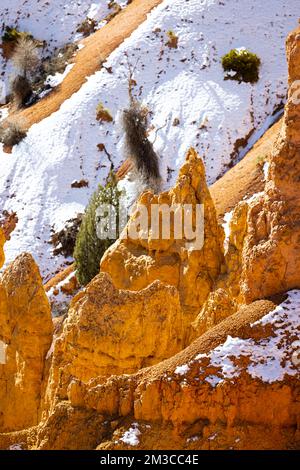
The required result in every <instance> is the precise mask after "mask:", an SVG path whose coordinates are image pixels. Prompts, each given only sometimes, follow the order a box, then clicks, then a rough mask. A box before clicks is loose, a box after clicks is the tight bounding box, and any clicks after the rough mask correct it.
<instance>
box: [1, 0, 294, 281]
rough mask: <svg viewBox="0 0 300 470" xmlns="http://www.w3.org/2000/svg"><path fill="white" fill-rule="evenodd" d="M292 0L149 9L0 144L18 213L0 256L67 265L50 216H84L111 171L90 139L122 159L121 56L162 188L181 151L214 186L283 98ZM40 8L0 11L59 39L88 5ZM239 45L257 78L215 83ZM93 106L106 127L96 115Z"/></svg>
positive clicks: (4, 177) (6, 203) (49, 266)
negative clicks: (92, 68) (71, 85)
mask: <svg viewBox="0 0 300 470" xmlns="http://www.w3.org/2000/svg"><path fill="white" fill-rule="evenodd" d="M3 3H4V5H3ZM12 3H13V5H14V6H15V7H16V8H12ZM53 3H54V5H53ZM94 3H95V2H94ZM297 3H298V2H289V1H288V0H270V2H268V3H261V1H259V0H253V1H252V2H248V1H246V0H242V1H241V0H227V1H226V2H220V1H219V0H202V1H201V2H199V0H189V1H188V2H187V1H185V0H164V1H163V2H162V3H161V4H160V5H159V6H158V7H157V8H155V9H154V10H153V11H152V12H151V13H150V14H149V15H148V18H147V20H146V21H145V22H144V23H143V24H142V25H140V27H139V28H137V30H136V31H135V32H134V33H133V34H132V35H131V36H130V37H129V38H128V39H126V40H125V41H124V42H123V43H122V45H121V46H120V47H119V48H117V49H116V50H115V51H114V52H113V53H112V54H111V56H110V57H109V59H108V61H107V63H106V69H104V68H103V69H102V70H100V71H98V72H96V73H95V74H94V75H93V76H91V77H89V78H88V79H87V82H86V83H85V84H84V85H83V86H82V87H81V89H80V90H79V91H78V92H77V93H75V94H74V95H73V96H72V97H71V98H70V99H68V100H67V101H65V102H64V103H63V104H62V106H61V108H60V109H59V111H57V112H56V113H54V114H52V115H51V116H50V117H48V118H47V119H45V120H43V121H42V122H40V123H39V124H36V125H34V126H32V128H31V129H30V130H29V132H28V136H27V138H26V139H25V140H24V141H23V142H21V143H20V144H19V145H18V146H16V147H15V148H14V149H13V152H12V154H10V155H8V154H5V153H3V152H2V151H1V149H0V161H1V172H0V207H1V209H7V210H15V211H16V212H17V214H18V217H19V223H18V227H17V230H16V231H15V232H14V233H13V235H12V237H11V240H10V241H9V242H8V243H7V245H6V257H7V262H10V261H11V260H12V259H13V258H15V256H16V255H17V254H19V253H20V252H22V251H29V252H31V253H32V254H33V255H34V257H35V259H36V261H37V262H38V263H39V266H40V268H41V272H42V274H43V276H44V277H45V278H48V277H49V276H50V275H51V274H52V273H53V272H55V271H56V270H57V269H58V268H59V267H60V266H61V265H62V264H63V261H64V260H63V258H62V257H59V256H58V257H55V258H53V255H52V248H51V245H49V243H48V241H49V239H50V235H51V228H52V226H53V224H54V223H55V221H56V219H57V217H58V218H59V219H60V220H61V221H66V220H67V219H70V218H71V217H73V216H75V215H76V214H77V212H82V210H83V209H84V207H85V206H86V204H87V202H88V200H89V197H90V196H91V193H92V192H93V191H94V190H95V189H96V187H97V185H98V183H99V182H103V179H104V178H105V177H106V175H107V173H108V171H109V168H110V162H109V159H108V157H107V154H106V153H105V152H104V151H102V152H101V151H99V149H98V148H97V144H99V143H101V144H104V145H105V148H106V150H107V152H108V153H109V154H110V155H111V159H112V160H113V162H114V164H115V167H117V166H118V165H119V164H120V163H121V162H122V161H123V154H122V149H123V141H124V139H123V135H122V131H121V129H120V126H118V125H116V121H117V120H118V116H119V114H120V113H119V111H120V109H122V108H124V107H125V106H127V105H128V64H127V59H126V57H125V55H124V53H125V52H127V54H128V57H129V61H130V62H131V63H132V64H133V66H134V65H135V64H137V65H136V70H135V74H134V80H135V81H136V83H137V86H136V87H135V92H136V94H137V95H138V96H139V98H140V100H141V101H143V102H144V103H145V104H146V105H147V106H148V107H149V109H150V110H151V113H152V114H151V116H152V117H151V123H150V124H151V125H152V126H153V130H152V132H151V133H150V139H151V140H152V141H154V142H155V143H154V147H155V149H156V151H157V152H158V154H159V156H160V158H161V171H162V175H163V178H164V181H165V187H169V186H171V185H172V184H173V183H174V180H175V178H176V177H177V173H178V169H179V167H180V166H181V165H182V163H183V161H184V156H185V153H186V151H187V149H188V148H189V147H190V146H194V147H195V148H196V149H197V150H198V152H199V153H200V155H202V156H203V158H204V161H205V165H206V172H207V179H208V181H209V182H210V183H211V182H213V181H214V180H215V179H216V178H217V177H218V176H219V175H220V174H221V173H223V172H224V171H225V170H226V168H227V165H228V164H229V163H230V162H231V160H232V158H233V157H232V154H233V152H234V149H235V143H236V141H237V140H238V139H243V138H244V137H245V136H247V135H249V134H250V131H253V129H261V128H263V127H264V125H265V123H266V122H268V119H269V118H268V116H270V115H272V113H273V111H274V109H275V108H276V107H277V106H278V105H279V104H280V103H281V102H282V101H284V99H285V95H286V82H287V67H286V59H285V37H286V35H287V34H288V32H289V31H290V30H291V29H293V28H294V27H295V26H296V24H297V20H298V16H299V8H298V6H299V5H298V4H297ZM44 4H45V5H46V2H37V1H35V0H30V1H29V2H28V3H26V5H25V6H22V5H21V2H17V1H16V0H10V1H9V2H8V1H7V0H5V1H4V2H2V3H1V6H0V12H2V15H4V14H6V7H8V6H10V8H9V11H10V13H9V14H8V19H6V20H5V22H6V23H7V22H9V21H12V19H13V18H14V16H15V11H17V9H18V8H17V7H18V6H19V9H20V11H21V13H20V16H19V17H18V19H17V21H18V22H19V23H20V27H21V28H22V29H30V31H31V32H32V33H33V34H34V35H35V36H36V37H37V38H39V39H40V38H41V39H46V40H48V41H49V40H50V39H51V41H52V43H53V45H58V44H60V45H61V44H62V43H63V42H66V41H68V40H70V39H72V33H73V32H74V30H75V25H76V24H77V23H79V22H80V20H82V19H83V18H84V17H85V16H86V14H87V12H88V11H89V9H90V8H91V5H92V2H90V1H87V0H85V1H81V2H78V4H77V3H75V2H72V4H71V6H70V8H71V10H68V9H67V8H68V6H67V5H70V2H64V1H63V0H56V2H51V8H50V7H49V9H47V8H48V7H46V6H45V5H44ZM79 4H80V5H79ZM42 5H43V7H42ZM28 12H31V14H30V17H29V18H28V19H27V18H26V17H27V13H28ZM67 12H69V13H71V14H70V15H66V13H67ZM169 30H172V31H174V33H175V34H176V36H177V37H178V48H177V49H172V48H169V47H168V46H167V45H166V42H167V32H168V31H169ZM42 33H43V34H42ZM241 44H243V46H244V47H246V48H247V49H249V50H250V51H253V52H255V53H256V54H257V55H258V56H259V57H260V59H261V61H262V66H261V70H260V80H259V81H258V83H257V84H255V85H251V84H246V83H241V84H239V83H238V82H236V81H233V80H226V81H224V72H223V69H222V66H221V57H222V56H223V55H224V54H225V53H227V52H228V51H229V50H230V49H232V48H234V47H240V45H241ZM137 61H138V62H137ZM109 67H111V69H109ZM108 70H111V71H112V73H109V72H108ZM100 101H101V102H102V103H103V105H104V106H105V107H106V108H108V109H109V111H110V113H111V114H112V116H113V117H114V122H112V123H99V122H98V121H96V107H97V104H98V103H99V102H100ZM175 123H176V125H175ZM235 156H236V155H235ZM172 170H173V171H172ZM170 175H171V176H170ZM83 178H84V179H86V180H88V182H89V186H88V187H86V188H81V189H74V188H71V182H72V181H73V180H74V179H77V180H80V179H83ZM124 185H125V187H126V181H125V183H124ZM128 186H130V184H129V185H128ZM130 191H131V189H130V187H129V192H130ZM57 214H58V215H57Z"/></svg>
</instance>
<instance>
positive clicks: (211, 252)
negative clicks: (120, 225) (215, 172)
mask: <svg viewBox="0 0 300 470" xmlns="http://www.w3.org/2000/svg"><path fill="white" fill-rule="evenodd" d="M139 204H142V205H145V206H146V207H147V210H148V213H149V214H150V213H151V210H150V207H151V205H152V204H166V205H167V206H172V205H175V204H180V205H183V204H192V206H193V207H195V206H196V204H203V205H204V244H203V247H202V249H200V250H190V249H188V245H187V239H186V238H185V237H184V238H183V239H182V240H176V239H174V234H173V233H172V236H171V237H170V238H169V239H167V240H165V239H162V237H160V238H159V239H158V240H157V239H153V238H151V233H150V236H149V238H148V239H142V238H141V237H140V238H138V239H132V238H130V237H129V236H128V238H126V239H122V240H118V241H117V242H116V243H115V244H114V245H112V246H111V247H110V248H109V249H108V250H107V252H106V253H105V255H104V257H103V259H102V261H101V271H105V272H107V273H109V274H110V276H111V278H112V280H113V283H114V284H115V286H116V287H119V288H122V289H130V290H139V289H143V288H144V287H146V286H148V285H149V284H151V282H153V281H154V280H157V279H159V280H161V281H163V282H166V283H167V284H170V285H173V286H175V287H176V288H177V289H178V291H179V294H180V300H181V304H182V306H183V308H186V309H192V310H193V311H194V312H196V313H197V311H198V310H199V308H200V307H201V306H202V305H203V303H204V302H205V300H206V298H207V296H208V294H209V292H210V291H211V289H212V287H213V285H214V282H215V280H216V279H217V277H218V275H219V274H220V271H221V266H222V263H223V231H222V229H221V227H220V226H219V225H218V223H217V218H216V211H215V207H214V204H213V201H212V198H211V195H210V193H209V190H208V188H207V184H206V181H205V170H204V165H203V162H202V160H201V159H200V158H199V157H198V155H197V154H196V152H195V150H193V149H191V150H190V151H189V152H188V154H187V157H186V162H185V164H184V165H183V167H182V168H181V170H180V172H179V177H178V180H177V183H176V185H175V187H174V188H172V189H171V190H170V191H168V192H164V193H161V194H159V195H154V194H153V193H151V192H150V191H148V192H146V193H144V194H143V195H142V196H141V198H140V200H139ZM137 212H138V211H137ZM137 212H136V213H134V214H133V216H132V219H131V220H130V221H129V226H128V227H130V224H131V223H133V222H134V220H135V218H136V217H137Z"/></svg>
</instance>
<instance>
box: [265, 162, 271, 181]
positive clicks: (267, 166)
mask: <svg viewBox="0 0 300 470" xmlns="http://www.w3.org/2000/svg"><path fill="white" fill-rule="evenodd" d="M269 167H270V162H265V163H264V166H263V172H264V179H265V181H266V180H267V179H268V175H269Z"/></svg>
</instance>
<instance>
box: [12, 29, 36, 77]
mask: <svg viewBox="0 0 300 470" xmlns="http://www.w3.org/2000/svg"><path fill="white" fill-rule="evenodd" d="M12 61H13V63H14V66H15V68H16V69H17V70H18V72H19V74H20V75H22V76H23V77H25V78H28V79H29V78H34V77H35V75H36V73H37V71H38V69H39V65H40V57H39V52H38V45H37V43H36V42H35V41H34V40H32V39H30V38H27V37H21V38H20V39H18V42H17V45H16V48H15V51H14V53H13V56H12Z"/></svg>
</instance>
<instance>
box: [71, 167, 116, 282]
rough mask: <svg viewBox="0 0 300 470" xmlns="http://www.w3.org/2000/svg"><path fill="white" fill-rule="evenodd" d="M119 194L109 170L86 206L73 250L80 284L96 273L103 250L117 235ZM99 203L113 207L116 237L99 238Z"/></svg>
mask: <svg viewBox="0 0 300 470" xmlns="http://www.w3.org/2000/svg"><path fill="white" fill-rule="evenodd" d="M121 195H122V191H120V190H119V189H118V187H117V180H116V177H115V175H114V173H113V172H112V171H111V172H110V174H109V176H108V179H107V183H106V185H105V186H102V185H99V187H98V189H97V190H96V191H95V193H94V194H93V195H92V197H91V199H90V202H89V204H88V206H87V208H86V211H85V214H84V217H83V221H82V224H81V227H80V229H79V232H78V235H77V238H76V244H75V250H74V259H75V265H76V276H77V279H78V281H79V282H80V284H82V285H86V284H88V283H89V282H90V281H91V280H92V279H93V277H95V276H96V275H97V274H98V272H99V265H100V261H101V258H102V256H103V254H104V252H105V251H106V250H107V248H108V247H109V246H110V245H112V243H114V242H115V241H116V239H117V238H118V237H119V232H118V227H119V218H118V214H119V205H120V197H121ZM101 204H110V205H112V206H113V207H114V208H115V212H116V216H117V217H116V238H114V239H101V238H99V236H98V234H97V224H98V223H99V217H98V216H97V209H98V207H99V206H100V205H101Z"/></svg>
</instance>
